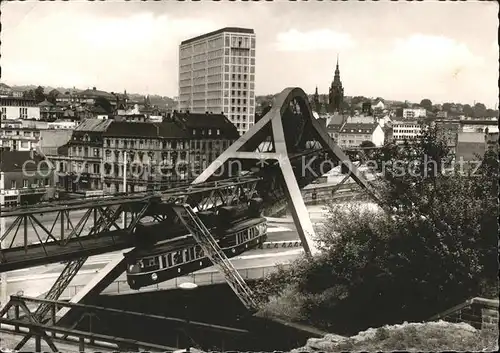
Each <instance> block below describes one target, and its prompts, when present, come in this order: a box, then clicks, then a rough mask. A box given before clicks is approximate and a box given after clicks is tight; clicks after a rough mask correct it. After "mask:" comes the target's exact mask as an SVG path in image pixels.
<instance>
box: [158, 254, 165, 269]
mask: <svg viewBox="0 0 500 353" xmlns="http://www.w3.org/2000/svg"><path fill="white" fill-rule="evenodd" d="M158 263H159V264H160V268H163V267H165V266H164V262H163V256H161V255H160V256H158Z"/></svg>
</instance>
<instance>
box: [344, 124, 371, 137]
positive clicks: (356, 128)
mask: <svg viewBox="0 0 500 353" xmlns="http://www.w3.org/2000/svg"><path fill="white" fill-rule="evenodd" d="M377 126H379V125H378V124H363V123H359V124H355V123H354V124H345V125H344V126H343V127H342V130H341V132H343V133H354V134H371V133H373V131H374V130H375V129H376V128H377Z"/></svg>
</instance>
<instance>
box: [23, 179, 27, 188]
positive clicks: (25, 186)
mask: <svg viewBox="0 0 500 353" xmlns="http://www.w3.org/2000/svg"><path fill="white" fill-rule="evenodd" d="M27 187H28V180H27V179H24V180H23V188H27Z"/></svg>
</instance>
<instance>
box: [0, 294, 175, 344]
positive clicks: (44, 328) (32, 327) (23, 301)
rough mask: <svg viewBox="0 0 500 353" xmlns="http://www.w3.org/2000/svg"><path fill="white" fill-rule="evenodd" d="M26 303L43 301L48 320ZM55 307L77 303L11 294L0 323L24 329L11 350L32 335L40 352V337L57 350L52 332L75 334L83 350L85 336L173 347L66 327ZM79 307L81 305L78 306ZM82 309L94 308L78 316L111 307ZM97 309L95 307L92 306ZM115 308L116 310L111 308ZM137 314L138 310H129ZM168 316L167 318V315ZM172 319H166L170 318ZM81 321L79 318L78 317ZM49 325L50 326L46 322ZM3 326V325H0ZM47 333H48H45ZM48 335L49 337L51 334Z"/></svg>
mask: <svg viewBox="0 0 500 353" xmlns="http://www.w3.org/2000/svg"><path fill="white" fill-rule="evenodd" d="M28 303H38V304H40V306H42V305H44V306H45V307H47V308H48V311H49V312H51V315H50V320H49V323H48V324H43V323H42V322H40V321H39V320H38V318H37V317H36V315H35V314H34V313H32V312H31V311H30V310H29V308H28V305H27V304H28ZM59 307H78V305H74V304H73V305H68V304H66V303H65V302H58V301H52V300H40V299H35V298H27V297H19V296H12V297H11V300H10V301H9V302H8V303H7V305H6V306H5V307H4V308H3V309H2V310H1V311H0V323H1V324H3V325H11V326H14V332H16V333H17V334H20V333H21V334H22V333H24V334H25V336H24V338H23V339H22V340H21V341H20V342H19V343H18V344H17V345H16V347H15V348H14V350H15V351H18V350H20V349H22V348H23V347H24V345H25V344H26V343H27V342H28V341H29V340H30V339H31V338H32V337H34V338H35V351H36V352H42V349H41V340H42V339H43V340H44V341H45V342H46V343H47V345H48V346H49V347H50V349H51V350H52V351H53V352H59V350H58V349H57V347H56V346H55V344H54V338H55V336H56V335H59V337H57V338H59V339H60V338H62V339H66V338H67V337H68V336H73V337H78V338H79V348H80V351H82V352H84V351H85V340H88V341H90V342H91V344H92V345H95V341H101V342H106V343H112V344H117V345H119V346H120V345H121V346H126V347H130V348H132V349H133V350H140V349H146V350H155V351H160V352H161V351H166V350H167V351H172V350H175V348H173V347H167V346H162V345H157V344H152V343H147V342H140V341H135V340H131V339H126V338H121V337H111V336H108V335H103V334H97V333H93V332H91V328H89V331H81V330H75V329H68V328H65V327H60V326H58V325H57V319H56V316H55V313H56V312H57V308H59ZM79 307H80V308H81V307H83V306H81V305H80V306H79ZM84 308H85V309H94V312H86V311H87V310H85V311H84V312H83V313H82V319H83V318H85V317H90V318H91V317H93V316H95V311H104V312H113V310H112V309H109V310H107V309H105V308H100V307H89V308H86V307H84ZM96 309H97V310H96ZM12 310H13V311H14V315H13V316H14V318H8V317H5V316H6V315H7V313H8V312H10V311H12ZM21 311H22V312H23V313H24V315H25V318H22V317H21V315H20V313H21ZM115 311H118V310H115ZM119 312H121V313H126V314H130V313H129V312H125V311H119ZM132 314H138V313H132ZM97 318H98V317H97ZM167 320H168V318H167ZM172 320H175V319H170V321H172ZM79 321H81V320H79ZM177 321H179V322H182V320H180V319H177ZM49 325H50V326H49ZM4 327H5V326H4ZM20 328H25V329H28V330H29V331H28V332H23V331H20V330H19V329H20ZM48 333H51V335H50V336H49V334H48ZM51 336H52V337H51Z"/></svg>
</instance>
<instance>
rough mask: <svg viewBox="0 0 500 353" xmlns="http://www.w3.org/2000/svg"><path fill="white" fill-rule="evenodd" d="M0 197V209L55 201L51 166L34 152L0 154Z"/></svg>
mask: <svg viewBox="0 0 500 353" xmlns="http://www.w3.org/2000/svg"><path fill="white" fill-rule="evenodd" d="M0 193H1V198H2V200H1V204H2V206H4V207H14V206H17V205H25V204H36V203H37V202H40V201H42V200H49V199H53V198H55V196H56V195H55V188H54V169H53V166H52V164H51V163H50V162H49V161H47V160H46V159H45V158H44V157H43V156H41V155H39V154H37V153H36V152H34V151H2V150H0Z"/></svg>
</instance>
